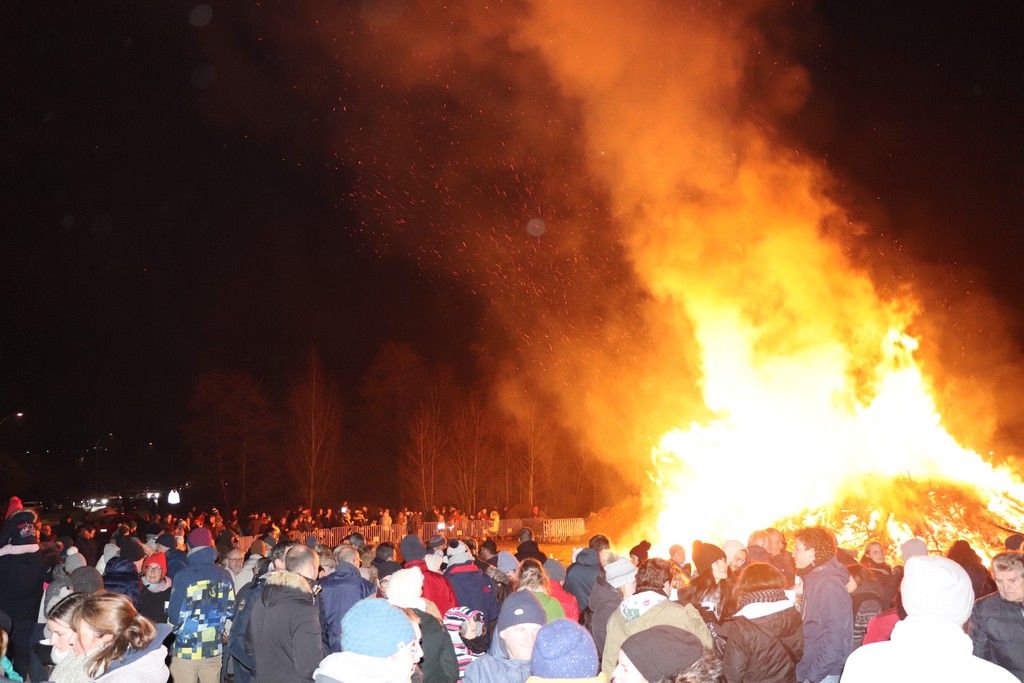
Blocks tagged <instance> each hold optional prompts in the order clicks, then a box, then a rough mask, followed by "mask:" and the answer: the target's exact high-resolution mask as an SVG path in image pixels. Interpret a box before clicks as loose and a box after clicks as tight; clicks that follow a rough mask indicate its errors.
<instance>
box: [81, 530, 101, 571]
mask: <svg viewBox="0 0 1024 683" xmlns="http://www.w3.org/2000/svg"><path fill="white" fill-rule="evenodd" d="M95 536H96V530H95V529H94V528H93V527H92V525H91V524H83V525H82V527H81V528H80V529H79V530H78V536H76V537H75V547H76V548H78V552H80V553H82V557H84V558H85V563H86V564H87V565H89V566H90V567H95V566H96V561H97V560H98V559H99V553H98V552H97V551H96V540H95Z"/></svg>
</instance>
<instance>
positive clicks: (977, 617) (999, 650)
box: [967, 593, 1024, 681]
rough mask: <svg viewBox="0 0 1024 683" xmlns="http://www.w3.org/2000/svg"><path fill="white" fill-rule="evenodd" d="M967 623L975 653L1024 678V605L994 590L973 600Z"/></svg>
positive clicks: (1021, 678) (1023, 679)
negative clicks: (1005, 597)
mask: <svg viewBox="0 0 1024 683" xmlns="http://www.w3.org/2000/svg"><path fill="white" fill-rule="evenodd" d="M967 623H968V627H967V632H968V633H969V634H970V636H971V641H972V642H973V643H974V654H975V655H976V656H978V657H981V658H982V659H987V660H988V661H990V662H992V663H993V664H998V665H999V666H1001V667H1003V668H1004V669H1006V670H1007V671H1009V672H1010V673H1012V674H1013V675H1014V676H1016V677H1017V678H1019V679H1020V680H1022V681H1024V605H1022V604H1021V603H1019V602H1010V601H1009V600H1003V598H1001V597H1000V596H999V594H998V593H993V594H992V595H989V596H987V597H984V598H982V599H981V600H978V601H977V602H975V603H974V611H973V612H971V619H970V621H969V622H967Z"/></svg>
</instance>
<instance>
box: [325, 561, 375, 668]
mask: <svg viewBox="0 0 1024 683" xmlns="http://www.w3.org/2000/svg"><path fill="white" fill-rule="evenodd" d="M334 559H335V560H337V561H338V566H337V567H336V568H335V570H334V571H333V572H331V574H330V576H325V577H324V578H322V579H321V580H320V589H321V590H320V598H319V602H320V620H321V624H320V628H321V629H322V631H323V643H324V647H325V648H326V649H327V651H328V652H340V651H341V620H342V619H343V618H344V617H345V613H346V612H348V611H349V609H351V608H352V606H353V605H355V604H356V603H357V602H359V601H360V600H362V599H363V598H365V597H367V596H369V595H372V594H373V593H374V587H373V584H372V583H370V582H369V581H367V580H366V579H364V578H363V577H362V576H361V575H360V574H359V550H358V548H356V547H355V546H351V545H340V546H338V547H337V549H335V551H334Z"/></svg>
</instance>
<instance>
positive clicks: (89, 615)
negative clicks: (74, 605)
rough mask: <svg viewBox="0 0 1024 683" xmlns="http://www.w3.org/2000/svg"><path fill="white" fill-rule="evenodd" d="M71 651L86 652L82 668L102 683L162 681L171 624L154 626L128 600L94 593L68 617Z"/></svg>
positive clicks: (118, 596)
mask: <svg viewBox="0 0 1024 683" xmlns="http://www.w3.org/2000/svg"><path fill="white" fill-rule="evenodd" d="M71 622H72V623H71V625H72V627H73V628H74V629H75V652H77V653H78V654H79V655H84V654H88V655H89V658H88V660H87V661H86V665H85V670H86V672H87V673H88V674H89V676H90V678H91V679H92V680H95V681H102V683H165V681H167V673H168V672H167V665H166V664H165V663H164V659H165V658H166V657H167V648H165V647H164V646H163V641H164V639H165V638H166V637H167V636H168V635H169V633H170V630H171V627H170V626H168V625H167V624H160V625H159V626H154V625H153V622H151V621H150V620H149V619H147V618H145V617H144V616H142V615H141V614H139V613H138V612H137V611H136V610H135V607H133V606H132V603H131V600H129V599H128V598H126V597H125V596H123V595H118V594H116V593H96V594H94V595H90V596H89V597H88V598H86V599H85V601H84V602H82V604H81V605H79V607H78V609H76V610H75V612H74V614H73V615H72V617H71Z"/></svg>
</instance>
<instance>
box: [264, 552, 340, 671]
mask: <svg viewBox="0 0 1024 683" xmlns="http://www.w3.org/2000/svg"><path fill="white" fill-rule="evenodd" d="M285 562H286V568H285V569H283V570H278V571H273V572H270V573H268V574H267V579H266V587H265V588H264V590H263V594H262V595H261V596H260V598H259V600H258V601H256V602H255V603H254V605H253V608H252V613H251V616H250V618H249V628H248V631H247V633H246V636H245V650H246V653H247V654H249V655H251V656H252V657H253V658H254V659H255V661H256V680H258V681H273V682H274V683H307V682H308V681H311V680H312V679H313V672H314V671H315V670H316V668H317V666H318V665H319V664H320V661H321V660H322V659H323V655H324V648H323V645H322V640H321V630H320V613H319V610H318V608H317V606H316V602H315V601H314V599H313V582H314V580H315V578H316V575H317V572H318V570H319V566H320V560H319V557H318V556H317V555H316V553H315V552H313V550H312V549H310V548H309V547H307V546H304V545H296V546H293V547H292V548H290V549H289V551H288V554H287V556H286V560H285Z"/></svg>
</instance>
